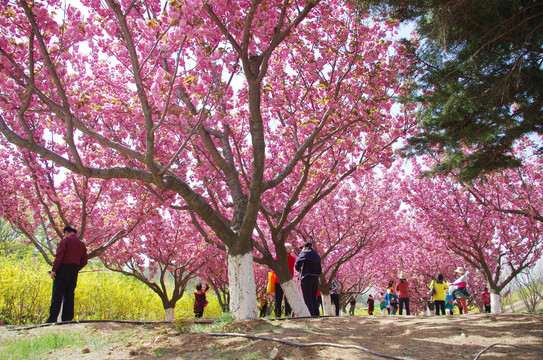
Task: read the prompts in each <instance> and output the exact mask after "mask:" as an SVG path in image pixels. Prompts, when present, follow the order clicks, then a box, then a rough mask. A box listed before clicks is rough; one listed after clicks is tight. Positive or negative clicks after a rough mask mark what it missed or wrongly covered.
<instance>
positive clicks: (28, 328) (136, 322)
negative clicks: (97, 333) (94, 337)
mask: <svg viewBox="0 0 543 360" xmlns="http://www.w3.org/2000/svg"><path fill="white" fill-rule="evenodd" d="M105 322H112V323H121V324H134V325H151V324H171V323H172V322H171V321H133V320H72V321H60V322H54V323H43V324H36V325H28V326H21V327H18V328H13V329H8V330H9V331H20V330H30V329H36V328H40V327H46V326H52V325H55V326H59V325H69V324H85V323H105Z"/></svg>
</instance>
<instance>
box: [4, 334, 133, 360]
mask: <svg viewBox="0 0 543 360" xmlns="http://www.w3.org/2000/svg"><path fill="white" fill-rule="evenodd" d="M127 337H129V335H127V334H123V333H119V335H117V336H115V338H119V339H121V338H127ZM110 341H111V339H110V338H109V337H104V336H103V335H101V334H100V333H96V334H88V333H86V334H85V333H82V332H78V331H71V332H68V331H65V332H49V333H44V334H39V335H36V336H33V337H25V338H21V339H0V354H2V359H9V360H27V359H28V360H31V359H32V360H34V359H45V358H46V357H47V356H48V355H49V353H51V352H55V351H58V350H62V349H65V348H69V347H76V348H80V349H81V350H83V349H84V348H89V349H90V350H97V349H100V348H102V347H104V346H106V345H108V344H109V343H110Z"/></svg>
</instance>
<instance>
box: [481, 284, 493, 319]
mask: <svg viewBox="0 0 543 360" xmlns="http://www.w3.org/2000/svg"><path fill="white" fill-rule="evenodd" d="M481 300H483V306H484V307H485V313H488V314H490V310H491V309H490V293H489V292H488V288H487V287H485V290H484V291H483V293H482V294H481Z"/></svg>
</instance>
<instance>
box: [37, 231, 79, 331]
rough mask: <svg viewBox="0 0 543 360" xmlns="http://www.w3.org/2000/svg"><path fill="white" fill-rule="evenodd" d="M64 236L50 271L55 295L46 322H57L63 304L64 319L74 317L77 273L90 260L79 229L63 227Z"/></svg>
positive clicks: (68, 319) (62, 317)
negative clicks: (79, 235)
mask: <svg viewBox="0 0 543 360" xmlns="http://www.w3.org/2000/svg"><path fill="white" fill-rule="evenodd" d="M63 232H64V238H63V239H62V240H61V241H60V242H59V243H58V246H57V253H56V255H55V260H54V262H53V268H52V269H51V271H50V274H51V279H53V295H52V297H51V308H50V309H49V318H48V319H47V321H46V322H48V323H54V322H57V318H58V314H59V312H60V308H61V306H62V315H61V320H62V321H71V320H72V319H73V318H74V293H75V287H76V286H77V275H78V274H79V270H81V269H83V268H84V267H85V265H87V262H88V255H87V247H86V246H85V244H84V243H83V241H81V240H80V239H79V238H78V237H77V230H75V229H74V228H72V227H70V226H66V227H65V228H64V229H63Z"/></svg>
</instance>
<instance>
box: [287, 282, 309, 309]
mask: <svg viewBox="0 0 543 360" xmlns="http://www.w3.org/2000/svg"><path fill="white" fill-rule="evenodd" d="M281 288H282V289H283V292H284V293H285V296H286V297H287V300H288V303H289V305H290V307H291V308H292V313H293V314H294V315H295V316H297V317H309V316H311V314H310V313H309V310H308V309H307V306H306V305H305V302H304V297H303V296H302V293H301V292H300V290H298V286H297V285H296V283H295V282H294V279H290V280H289V281H287V282H286V283H282V284H281Z"/></svg>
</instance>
